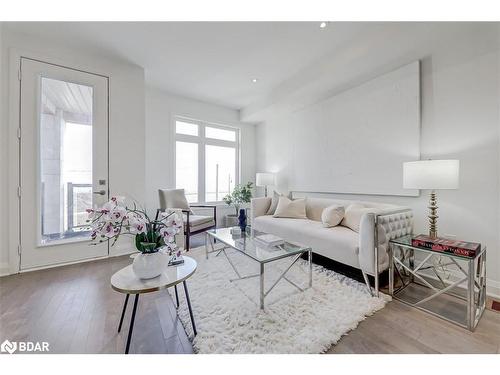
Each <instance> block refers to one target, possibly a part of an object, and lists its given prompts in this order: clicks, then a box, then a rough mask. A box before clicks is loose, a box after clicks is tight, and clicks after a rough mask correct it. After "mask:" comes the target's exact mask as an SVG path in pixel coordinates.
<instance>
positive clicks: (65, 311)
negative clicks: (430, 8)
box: [0, 238, 500, 353]
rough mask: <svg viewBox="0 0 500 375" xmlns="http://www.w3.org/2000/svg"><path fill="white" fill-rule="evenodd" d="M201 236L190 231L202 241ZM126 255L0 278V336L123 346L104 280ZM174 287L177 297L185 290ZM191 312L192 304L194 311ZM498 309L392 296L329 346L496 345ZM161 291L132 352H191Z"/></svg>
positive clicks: (89, 349) (105, 349)
mask: <svg viewBox="0 0 500 375" xmlns="http://www.w3.org/2000/svg"><path fill="white" fill-rule="evenodd" d="M202 243H203V242H202V238H199V239H198V238H194V245H193V247H195V246H197V245H201V244H202ZM129 263H130V259H129V258H128V257H127V256H125V257H118V258H111V259H106V260H100V261H94V262H88V263H81V264H77V265H70V266H65V267H59V268H53V269H49V270H42V271H36V272H29V273H24V274H19V275H12V276H7V277H2V278H0V342H3V341H4V340H5V339H9V340H12V341H48V342H49V343H50V351H51V352H52V353H123V352H124V350H125V342H126V335H127V332H128V326H129V321H130V313H131V306H130V303H129V309H128V311H127V314H126V316H125V319H124V323H123V327H122V332H121V333H117V327H118V323H119V318H120V313H121V309H122V305H123V301H124V295H123V294H120V293H117V292H115V291H113V290H112V289H111V287H110V285H109V279H110V277H111V275H112V274H113V273H114V272H116V271H117V270H118V269H120V268H122V267H124V266H126V265H127V264H129ZM181 289H182V288H179V293H180V298H184V295H183V292H182V290H181ZM195 317H196V311H195ZM499 350H500V314H499V313H495V312H492V311H486V312H485V314H484V316H483V318H482V320H481V322H480V323H479V326H478V327H477V329H476V331H475V332H473V333H471V332H469V331H467V330H464V329H462V328H460V327H457V326H455V325H453V324H450V323H448V322H445V321H443V320H441V319H439V318H436V317H433V316H431V315H428V314H426V313H424V312H421V311H418V310H416V309H412V308H410V307H408V306H406V305H404V304H401V303H399V302H391V303H389V304H388V305H387V307H386V308H384V309H382V310H381V311H379V312H377V313H376V314H374V315H373V316H371V317H368V318H367V319H366V320H365V321H363V322H362V323H361V324H360V325H359V326H358V328H357V329H355V330H354V331H352V332H350V333H349V334H348V335H347V336H345V337H343V338H342V339H341V340H340V342H339V343H338V344H337V345H336V346H334V347H332V348H331V349H330V350H329V352H328V353H499V352H500V351H499ZM192 351H193V350H192V346H191V343H190V341H189V340H188V338H187V337H186V333H185V332H184V328H183V327H182V324H181V323H180V321H179V319H178V318H177V315H176V311H175V307H174V303H173V301H172V299H171V298H170V296H169V294H168V293H167V291H160V292H155V293H149V294H145V295H141V297H140V299H139V307H138V310H137V318H136V323H135V327H134V334H133V339H132V343H131V348H130V352H131V353H192Z"/></svg>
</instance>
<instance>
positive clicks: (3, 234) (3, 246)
mask: <svg viewBox="0 0 500 375" xmlns="http://www.w3.org/2000/svg"><path fill="white" fill-rule="evenodd" d="M3 30H4V26H3V22H0V275H2V274H4V273H6V272H7V270H8V269H9V258H8V249H7V240H6V239H7V235H8V227H7V223H8V207H7V202H8V198H7V176H8V170H9V169H8V164H7V155H8V148H7V144H8V140H7V113H6V112H7V111H6V110H5V108H6V107H5V98H6V96H7V85H5V82H6V81H5V79H4V77H5V75H4V74H5V72H4V70H5V66H6V64H5V60H4V59H3V54H2V51H3V46H4V43H3V37H4V31H3Z"/></svg>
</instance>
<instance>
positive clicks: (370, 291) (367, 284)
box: [361, 271, 373, 297]
mask: <svg viewBox="0 0 500 375" xmlns="http://www.w3.org/2000/svg"><path fill="white" fill-rule="evenodd" d="M361 273H362V274H363V279H365V284H366V287H367V288H368V292H369V293H370V295H371V296H372V297H373V291H372V287H371V286H370V280H368V275H367V274H366V273H365V271H361Z"/></svg>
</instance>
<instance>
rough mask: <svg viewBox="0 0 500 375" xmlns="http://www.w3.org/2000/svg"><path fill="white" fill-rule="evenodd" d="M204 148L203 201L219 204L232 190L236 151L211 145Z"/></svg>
mask: <svg viewBox="0 0 500 375" xmlns="http://www.w3.org/2000/svg"><path fill="white" fill-rule="evenodd" d="M205 147H206V148H205V191H206V194H205V200H206V202H219V201H221V200H222V198H224V196H226V195H227V194H229V193H230V192H231V191H232V190H233V188H234V184H235V181H236V149H235V148H234V147H221V146H212V145H207V146H205Z"/></svg>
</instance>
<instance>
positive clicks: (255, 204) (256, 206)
mask: <svg viewBox="0 0 500 375" xmlns="http://www.w3.org/2000/svg"><path fill="white" fill-rule="evenodd" d="M271 200H272V199H271V198H268V197H263V198H252V200H251V203H250V208H251V210H250V211H251V212H250V215H251V218H252V221H253V219H255V218H256V217H258V216H263V215H265V214H266V213H267V210H269V207H271Z"/></svg>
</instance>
